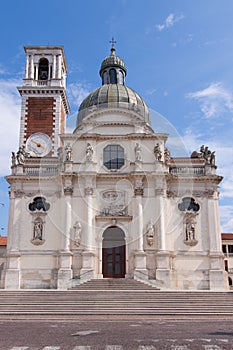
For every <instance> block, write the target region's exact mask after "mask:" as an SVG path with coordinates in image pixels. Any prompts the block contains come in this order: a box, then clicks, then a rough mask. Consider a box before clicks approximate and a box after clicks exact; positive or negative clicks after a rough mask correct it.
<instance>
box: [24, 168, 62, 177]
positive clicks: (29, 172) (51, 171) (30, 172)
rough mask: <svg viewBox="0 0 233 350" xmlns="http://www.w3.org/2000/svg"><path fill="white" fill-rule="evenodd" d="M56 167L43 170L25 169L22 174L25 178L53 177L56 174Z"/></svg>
mask: <svg viewBox="0 0 233 350" xmlns="http://www.w3.org/2000/svg"><path fill="white" fill-rule="evenodd" d="M58 171H59V169H58V167H56V168H55V167H45V168H41V167H40V168H36V167H35V168H34V167H25V168H24V174H25V175H27V176H55V175H57V174H58Z"/></svg>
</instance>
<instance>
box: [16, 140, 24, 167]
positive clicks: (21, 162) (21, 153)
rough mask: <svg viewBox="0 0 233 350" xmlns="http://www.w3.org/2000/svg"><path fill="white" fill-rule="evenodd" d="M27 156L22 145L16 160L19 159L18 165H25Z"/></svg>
mask: <svg viewBox="0 0 233 350" xmlns="http://www.w3.org/2000/svg"><path fill="white" fill-rule="evenodd" d="M25 155H26V152H25V146H24V145H22V146H20V147H19V150H18V152H17V154H16V159H17V162H18V164H24V161H25Z"/></svg>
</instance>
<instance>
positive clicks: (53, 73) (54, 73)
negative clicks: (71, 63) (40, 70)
mask: <svg viewBox="0 0 233 350" xmlns="http://www.w3.org/2000/svg"><path fill="white" fill-rule="evenodd" d="M56 68H57V67H56V56H55V55H54V56H53V71H52V78H53V79H56Z"/></svg>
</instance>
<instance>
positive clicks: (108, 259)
mask: <svg viewBox="0 0 233 350" xmlns="http://www.w3.org/2000/svg"><path fill="white" fill-rule="evenodd" d="M103 276H104V277H111V278H123V277H125V245H121V246H118V247H108V248H103Z"/></svg>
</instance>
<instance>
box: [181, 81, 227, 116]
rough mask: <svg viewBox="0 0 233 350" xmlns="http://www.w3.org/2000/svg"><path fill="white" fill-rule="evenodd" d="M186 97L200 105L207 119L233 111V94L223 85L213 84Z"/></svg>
mask: <svg viewBox="0 0 233 350" xmlns="http://www.w3.org/2000/svg"><path fill="white" fill-rule="evenodd" d="M186 97H187V98H191V99H194V100H196V101H197V102H198V103H199V105H200V108H201V111H202V113H203V114H204V116H205V118H212V117H219V116H221V114H223V113H225V112H229V111H231V112H232V111H233V93H232V91H230V90H227V89H226V88H225V87H224V86H223V85H222V84H221V83H211V84H210V85H209V86H208V87H207V88H205V89H203V90H199V91H196V92H190V93H188V94H187V95H186Z"/></svg>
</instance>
